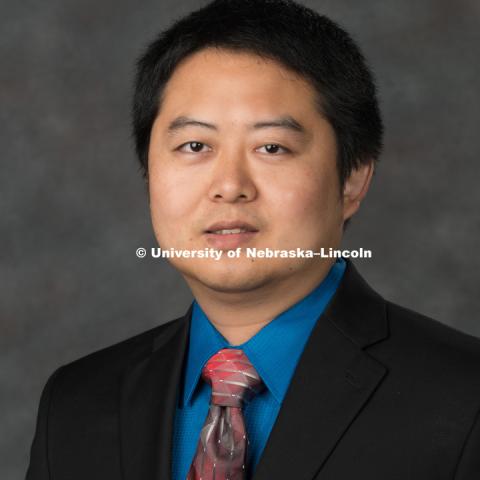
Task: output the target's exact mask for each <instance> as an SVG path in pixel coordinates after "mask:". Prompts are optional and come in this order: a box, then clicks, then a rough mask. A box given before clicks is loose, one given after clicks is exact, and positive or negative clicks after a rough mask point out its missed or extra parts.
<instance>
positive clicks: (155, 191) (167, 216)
mask: <svg viewBox="0 0 480 480" xmlns="http://www.w3.org/2000/svg"><path fill="white" fill-rule="evenodd" d="M149 183H150V209H151V211H152V216H154V218H155V219H157V220H159V221H164V222H167V223H176V222H180V221H181V220H182V219H185V217H186V216H188V214H189V212H190V211H191V210H192V208H193V206H194V205H195V203H196V198H197V193H196V188H195V187H196V185H195V182H192V177H191V176H189V175H188V176H187V175H184V174H181V173H180V172H178V171H175V170H174V169H168V168H165V169H162V170H161V171H156V170H155V169H153V170H152V171H151V175H150V181H149Z"/></svg>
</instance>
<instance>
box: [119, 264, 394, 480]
mask: <svg viewBox="0 0 480 480" xmlns="http://www.w3.org/2000/svg"><path fill="white" fill-rule="evenodd" d="M190 319H191V307H190V308H189V310H188V311H187V313H186V314H185V316H183V317H181V318H179V319H177V320H174V321H172V322H169V323H167V324H164V325H161V326H160V327H159V328H158V329H155V332H156V333H155V335H154V338H153V341H152V348H151V350H150V351H149V353H148V354H147V355H145V354H143V355H140V356H139V358H137V359H136V360H135V361H133V362H132V363H131V364H130V366H129V367H128V369H127V370H126V372H125V375H124V377H123V381H122V390H121V392H122V393H121V411H120V418H121V420H120V422H121V448H122V462H123V465H122V466H123V469H124V472H125V479H126V480H150V479H152V480H170V479H171V451H172V445H171V439H172V436H173V417H174V414H175V407H176V403H177V395H178V394H179V388H178V387H179V385H180V380H181V375H182V369H183V364H184V359H185V352H186V348H187V345H188V334H189V328H190ZM387 337H388V321H387V316H386V309H385V301H384V300H383V299H382V297H380V296H379V295H378V294H377V293H376V292H374V291H373V290H372V289H371V288H370V287H369V286H368V284H367V283H366V282H365V281H364V280H363V278H362V277H361V276H360V274H359V273H358V272H357V270H356V269H355V267H354V266H353V264H352V263H351V262H350V261H347V266H346V270H345V273H344V276H343V279H342V281H341V283H340V285H339V287H338V288H337V291H336V293H335V295H334V296H333V298H332V299H331V301H330V303H329V305H328V306H327V308H326V309H325V311H324V313H323V314H322V315H321V316H320V317H319V319H318V321H317V323H316V325H315V327H314V329H313V330H312V333H311V335H310V337H309V339H308V341H307V344H306V346H305V349H304V352H303V354H302V356H301V357H300V360H299V363H298V365H297V368H296V371H295V375H294V377H293V379H292V382H291V384H290V386H289V389H288V391H287V394H286V396H285V398H284V401H283V404H282V407H281V409H280V412H279V415H278V417H277V420H276V422H275V424H274V427H273V429H272V432H271V434H270V437H269V439H268V441H267V444H266V446H265V449H264V451H263V454H262V457H261V458H260V461H259V463H258V465H257V468H256V470H255V473H254V476H253V480H270V479H272V478H295V479H296V480H311V479H312V478H313V477H314V476H315V474H316V473H318V470H319V469H321V467H322V465H323V463H324V462H325V461H326V459H327V458H328V456H329V454H330V453H331V451H332V450H333V448H334V446H335V444H336V443H337V442H338V441H339V440H340V438H341V436H342V435H343V434H344V433H345V431H346V430H347V429H348V427H349V425H350V424H351V423H352V421H353V420H354V418H355V417H356V416H357V415H358V413H359V411H360V410H361V409H362V407H363V406H364V405H365V404H366V403H367V402H368V401H369V399H370V398H371V396H372V394H373V392H374V390H375V389H376V388H377V386H378V385H379V383H380V382H381V381H382V379H383V378H384V377H385V375H386V373H387V369H386V367H385V366H384V365H382V364H381V363H380V362H378V361H377V360H376V359H374V358H373V357H372V356H370V355H369V354H368V353H367V352H366V348H367V347H368V346H370V345H373V344H374V343H377V342H380V341H382V340H384V339H385V338H387ZM306 407H308V408H306ZM292 439H295V441H292ZM285 456H286V457H287V458H289V461H288V462H279V461H278V458H285Z"/></svg>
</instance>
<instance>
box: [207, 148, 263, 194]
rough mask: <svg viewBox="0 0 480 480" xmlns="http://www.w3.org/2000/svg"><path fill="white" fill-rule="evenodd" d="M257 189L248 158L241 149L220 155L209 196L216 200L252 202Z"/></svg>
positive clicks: (215, 166)
mask: <svg viewBox="0 0 480 480" xmlns="http://www.w3.org/2000/svg"><path fill="white" fill-rule="evenodd" d="M256 195H257V190H256V188H255V184H254V181H253V178H252V176H251V173H250V171H249V167H248V162H247V158H246V156H245V154H244V153H242V152H240V151H236V152H232V151H230V152H229V153H227V152H225V153H224V154H222V155H218V157H217V158H216V162H215V165H214V167H213V173H212V180H211V183H210V188H209V192H208V196H209V198H210V200H212V201H214V202H232V203H233V202H239V201H240V202H251V201H252V200H253V199H254V198H255V197H256Z"/></svg>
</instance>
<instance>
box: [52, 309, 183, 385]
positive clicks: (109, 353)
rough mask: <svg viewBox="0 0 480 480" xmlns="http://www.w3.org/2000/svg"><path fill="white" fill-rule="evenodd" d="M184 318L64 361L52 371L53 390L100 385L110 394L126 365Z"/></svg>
mask: <svg viewBox="0 0 480 480" xmlns="http://www.w3.org/2000/svg"><path fill="white" fill-rule="evenodd" d="M184 318H185V317H179V318H177V319H174V320H171V321H169V322H166V323H163V324H161V325H159V326H156V327H154V328H151V329H149V330H146V331H144V332H141V333H139V334H137V335H134V336H132V337H129V338H127V339H125V340H122V341H120V342H117V343H115V344H112V345H109V346H107V347H105V348H102V349H100V350H97V351H94V352H92V353H90V354H88V355H85V356H83V357H81V358H78V359H76V360H74V361H72V362H69V363H67V364H64V365H62V366H60V367H59V368H58V369H57V370H55V371H54V372H53V373H52V375H51V376H50V378H49V383H50V384H53V382H55V384H56V385H55V390H56V391H58V390H60V391H62V392H63V393H67V392H76V391H84V392H86V391H97V392H98V391H99V389H100V390H103V391H104V392H107V391H108V390H111V391H112V394H113V392H114V391H116V387H117V385H118V382H119V381H120V380H121V377H122V375H123V373H124V371H125V370H126V369H127V368H128V366H129V365H130V364H132V363H135V362H136V361H139V360H141V359H142V358H144V357H147V356H148V355H149V354H150V353H151V352H152V349H153V346H154V342H155V339H158V338H159V337H161V336H162V335H164V334H170V333H171V332H172V331H175V330H176V329H177V328H178V327H179V326H180V324H181V322H182V320H184ZM52 388H53V387H52Z"/></svg>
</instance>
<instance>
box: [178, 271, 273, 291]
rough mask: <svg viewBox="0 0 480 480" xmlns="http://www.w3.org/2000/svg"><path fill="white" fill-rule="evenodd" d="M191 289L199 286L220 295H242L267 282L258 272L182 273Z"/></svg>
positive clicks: (266, 277) (264, 276)
mask: <svg viewBox="0 0 480 480" xmlns="http://www.w3.org/2000/svg"><path fill="white" fill-rule="evenodd" d="M184 276H185V280H186V281H187V283H188V284H190V285H191V287H193V288H195V286H201V287H203V288H208V289H210V290H213V291H216V292H221V293H242V292H248V291H251V290H255V289H257V288H260V287H262V286H263V285H265V284H266V283H268V282H269V278H268V275H267V274H265V273H263V274H262V273H260V272H253V271H252V269H251V268H250V271H239V270H230V269H227V270H226V271H224V272H219V271H215V269H212V270H210V271H208V272H206V271H205V272H184Z"/></svg>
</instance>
